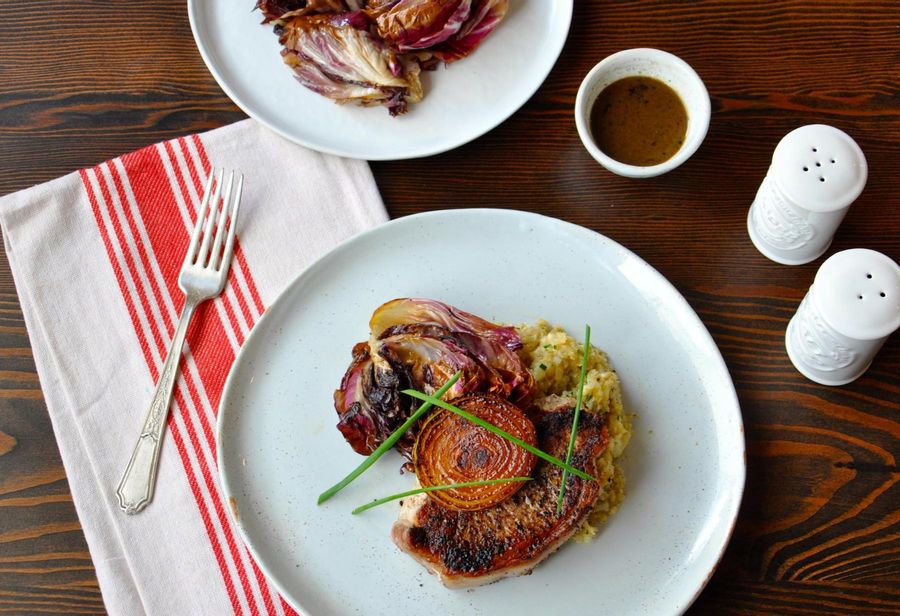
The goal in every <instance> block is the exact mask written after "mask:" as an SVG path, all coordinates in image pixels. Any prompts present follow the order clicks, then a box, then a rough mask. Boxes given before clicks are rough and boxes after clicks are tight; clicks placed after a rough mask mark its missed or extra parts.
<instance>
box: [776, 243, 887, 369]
mask: <svg viewBox="0 0 900 616" xmlns="http://www.w3.org/2000/svg"><path fill="white" fill-rule="evenodd" d="M898 327H900V266H898V265H897V264H896V263H895V262H894V261H893V260H892V259H890V258H889V257H887V256H885V255H883V254H881V253H880V252H876V251H874V250H867V249H864V248H854V249H852V250H844V251H842V252H839V253H837V254H834V255H832V256H831V257H829V258H828V259H827V260H826V261H825V262H824V263H823V264H822V266H821V267H820V268H819V271H818V273H816V278H815V281H814V282H813V285H812V286H811V287H810V288H809V292H807V294H806V297H804V298H803V301H802V302H801V303H800V307H799V308H798V309H797V313H796V314H795V315H794V316H793V318H792V319H791V321H790V323H788V327H787V333H786V335H785V345H786V346H787V352H788V356H789V357H790V358H791V361H792V362H793V363H794V366H795V367H796V368H797V370H799V371H800V372H801V373H802V374H803V375H804V376H806V377H808V378H810V379H812V380H813V381H816V382H817V383H822V384H823V385H844V384H845V383H849V382H850V381H853V380H855V379H856V378H857V377H859V376H860V375H862V373H863V372H865V371H866V370H867V369H868V367H869V364H871V363H872V358H874V357H875V354H876V353H877V352H878V349H880V348H881V345H883V344H884V342H885V340H887V338H888V336H890V335H891V334H892V333H893V332H894V331H896V330H897V328H898Z"/></svg>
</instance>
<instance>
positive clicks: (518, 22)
mask: <svg viewBox="0 0 900 616" xmlns="http://www.w3.org/2000/svg"><path fill="white" fill-rule="evenodd" d="M254 4H255V0H188V15H189V17H190V21H191V30H192V31H193V33H194V40H195V41H196V42H197V47H198V48H199V50H200V55H201V56H203V60H204V62H206V66H207V67H208V68H209V71H210V72H211V73H212V74H213V77H215V79H216V81H217V82H218V83H219V85H220V86H221V87H222V89H223V90H224V91H225V93H226V94H227V95H228V96H229V97H230V98H231V100H233V101H234V102H235V104H236V105H237V106H239V107H240V108H241V109H243V110H244V111H245V112H247V114H248V115H250V116H252V117H254V118H256V119H257V120H259V121H260V122H262V123H263V124H265V125H266V126H268V127H269V128H270V129H272V130H274V131H275V132H277V133H280V134H281V135H282V136H284V137H287V138H288V139H290V140H292V141H294V142H296V143H299V144H300V145H305V146H307V147H310V148H313V149H315V150H319V151H320V152H327V153H329V154H337V155H338V156H347V157H350V158H365V159H368V160H390V159H401V158H415V157H419V156H429V155H431V154H437V153H439V152H444V151H446V150H450V149H452V148H455V147H458V146H460V145H462V144H464V143H468V142H469V141H471V140H473V139H475V138H477V137H479V136H481V135H483V134H484V133H486V132H488V131H489V130H491V129H492V128H494V127H495V126H497V125H498V124H500V123H501V122H503V121H504V120H505V119H506V118H508V117H509V116H511V115H512V114H513V113H514V112H515V111H516V110H517V109H518V108H519V107H521V106H522V105H523V104H525V101H527V100H528V99H529V98H531V95H532V94H534V93H535V91H536V90H537V89H538V87H539V86H540V85H541V83H543V81H544V79H546V77H547V74H548V73H549V72H550V69H551V68H553V64H554V63H555V62H556V59H557V58H558V57H559V53H560V52H561V51H562V48H563V44H564V43H565V42H566V37H567V36H568V34H569V25H570V23H571V21H572V6H573V0H552V2H547V1H546V0H541V1H538V2H534V1H533V0H510V3H509V11H508V12H507V14H506V17H505V18H504V20H503V21H502V22H501V23H500V25H499V26H498V27H497V29H496V30H495V31H494V32H492V33H491V35H490V36H488V37H487V38H486V39H485V41H484V43H483V44H482V45H480V46H479V47H478V49H477V51H476V52H475V53H473V54H472V55H471V56H469V57H468V58H466V59H464V60H460V61H458V62H455V63H453V64H452V65H450V66H449V67H444V68H439V69H438V70H436V71H434V72H427V73H425V74H423V76H422V85H423V86H424V88H425V98H424V99H423V100H422V101H421V102H419V103H416V104H414V105H411V106H410V111H409V113H407V114H405V115H403V116H400V117H397V118H392V117H390V116H389V115H388V113H387V111H386V110H385V109H383V108H381V107H370V108H362V107H357V106H355V105H338V104H336V103H335V102H334V101H332V100H330V99H327V98H324V97H322V96H319V95H318V94H316V93H314V92H312V91H310V90H307V89H306V88H304V87H303V86H302V85H300V84H299V83H297V80H296V79H295V78H294V74H293V72H292V71H290V70H289V69H288V68H287V67H286V66H285V65H284V62H282V60H281V47H280V45H279V44H278V37H276V36H275V35H273V34H272V28H271V26H263V25H260V23H259V22H261V21H262V14H261V13H260V12H259V11H252V10H251V9H252V8H253V6H254Z"/></svg>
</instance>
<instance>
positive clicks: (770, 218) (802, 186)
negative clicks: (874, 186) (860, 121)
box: [747, 124, 868, 265]
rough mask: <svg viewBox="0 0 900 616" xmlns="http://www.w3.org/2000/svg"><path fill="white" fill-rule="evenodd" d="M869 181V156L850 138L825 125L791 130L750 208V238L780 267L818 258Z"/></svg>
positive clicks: (748, 222)
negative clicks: (867, 158) (867, 161)
mask: <svg viewBox="0 0 900 616" xmlns="http://www.w3.org/2000/svg"><path fill="white" fill-rule="evenodd" d="M867 176H868V165H867V164H866V157H865V156H864V155H863V152H862V150H861V149H860V148H859V146H858V145H857V144H856V142H855V141H854V140H853V139H852V138H851V137H850V135H848V134H847V133H845V132H843V131H841V130H838V129H837V128H834V127H832V126H826V125H824V124H810V125H807V126H801V127H800V128H797V129H795V130H792V131H791V132H789V133H788V134H787V135H785V136H784V137H783V138H782V140H781V141H780V142H779V143H778V146H777V147H776V148H775V152H774V154H773V155H772V164H771V165H770V166H769V170H768V172H767V174H766V177H765V179H763V181H762V184H761V185H760V187H759V191H757V193H756V199H755V200H754V201H753V204H752V205H751V206H750V213H749V214H748V216H747V230H748V231H749V233H750V239H751V240H753V244H754V245H755V246H756V248H757V249H759V251H760V252H761V253H763V254H764V255H765V256H767V257H768V258H770V259H772V260H773V261H776V262H778V263H783V264H785V265H800V264H801V263H809V262H810V261H813V260H814V259H817V258H818V257H820V256H821V255H822V254H824V253H825V251H826V250H828V246H829V245H830V244H831V239H832V237H833V236H834V232H835V231H837V228H838V225H840V224H841V220H843V218H844V215H845V214H846V213H847V209H848V208H849V207H850V204H851V203H853V202H854V201H855V200H856V198H857V197H858V196H859V193H861V192H862V189H863V187H864V186H865V185H866V178H867Z"/></svg>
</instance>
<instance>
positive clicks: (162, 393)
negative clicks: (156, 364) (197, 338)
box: [116, 169, 244, 514]
mask: <svg viewBox="0 0 900 616" xmlns="http://www.w3.org/2000/svg"><path fill="white" fill-rule="evenodd" d="M224 175H225V170H224V169H220V170H219V173H218V177H217V178H216V179H215V182H213V174H212V173H210V176H209V180H208V181H207V182H206V190H204V192H203V201H202V202H201V203H200V212H199V213H198V215H197V224H196V225H195V226H194V230H193V232H192V233H191V244H190V246H189V247H188V251H187V255H185V257H184V264H183V265H182V266H181V273H180V274H179V276H178V286H179V287H181V290H182V291H184V294H185V301H184V309H183V310H182V311H181V318H180V319H179V321H178V327H177V328H176V329H175V336H174V337H173V338H172V346H171V347H169V355H168V356H167V357H166V363H165V364H164V365H163V369H162V372H161V373H160V375H159V382H158V383H157V384H156V392H155V393H154V394H153V400H152V401H151V402H150V410H149V411H148V412H147V418H146V419H145V420H144V427H143V429H142V430H141V436H140V438H138V442H137V445H135V448H134V452H133V453H132V454H131V461H130V462H128V467H127V468H126V469H125V473H124V474H123V475H122V480H121V481H120V482H119V487H118V488H116V496H117V497H118V498H119V507H121V508H122V511H124V512H125V513H128V514H135V513H138V512H139V511H142V510H143V509H144V507H146V506H147V505H148V504H149V503H150V501H151V500H152V499H153V490H154V488H155V486H156V471H157V470H158V468H159V452H160V448H161V446H162V436H163V433H164V432H165V427H166V417H167V416H168V414H169V405H170V404H171V403H172V392H173V390H174V388H175V379H176V376H177V375H178V361H179V360H180V359H181V349H182V347H183V346H184V335H185V333H186V332H187V328H188V323H190V321H191V316H193V314H194V310H195V309H196V308H197V306H198V305H199V304H200V303H201V302H204V301H206V300H208V299H212V298H214V297H217V296H218V295H219V294H221V293H222V289H224V288H225V280H226V279H227V278H228V269H229V267H230V266H231V256H232V254H233V251H234V230H235V227H236V224H237V214H238V208H239V207H240V204H241V191H242V189H243V186H244V176H243V175H241V174H238V178H237V186H235V183H234V180H235V178H234V171H232V172H230V173H229V174H228V179H227V181H226V182H225V190H224V194H223V191H222V179H223V177H224ZM214 186H215V190H213V187H214ZM232 189H234V190H232ZM232 193H233V194H232ZM220 203H221V204H222V205H221V212H220V211H219V204H220ZM210 205H212V207H210ZM207 214H209V215H208V216H207ZM229 218H230V219H231V224H230V226H228V229H227V231H226V223H227V222H228V219H229ZM217 219H218V220H217ZM214 231H215V235H214V234H213V232H214ZM226 233H227V236H226ZM223 241H224V243H225V246H224V249H223V246H222V243H223Z"/></svg>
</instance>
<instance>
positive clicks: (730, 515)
mask: <svg viewBox="0 0 900 616" xmlns="http://www.w3.org/2000/svg"><path fill="white" fill-rule="evenodd" d="M485 215H490V216H509V217H510V218H511V219H516V218H518V219H519V220H521V219H523V218H525V219H528V218H531V219H533V220H536V221H539V222H540V223H543V224H551V225H552V224H556V225H560V226H561V227H563V228H565V229H566V230H567V231H569V232H574V233H580V234H582V235H584V236H586V237H591V236H592V237H593V239H595V240H599V241H601V242H603V243H605V244H606V245H607V246H608V247H611V248H613V249H614V250H616V251H619V252H620V253H622V254H624V255H626V256H629V257H631V258H634V259H637V261H638V262H639V263H640V264H641V265H642V266H644V267H646V268H648V270H650V271H651V272H652V274H653V275H654V276H655V278H656V279H657V282H660V283H662V285H663V286H664V287H665V288H666V293H667V294H674V299H675V300H676V301H677V302H680V303H681V304H682V308H687V310H688V318H691V319H694V320H695V321H696V325H698V326H699V328H700V333H701V335H702V336H703V342H704V345H711V347H712V349H713V350H714V351H715V352H714V354H713V358H714V361H715V364H716V367H717V369H719V370H721V371H723V373H724V376H725V377H726V378H727V384H728V387H726V388H725V390H724V391H723V395H725V396H727V397H728V398H729V399H730V404H729V409H728V415H729V417H727V418H730V419H731V420H732V421H735V422H736V425H735V429H736V430H737V431H738V439H737V440H738V442H739V444H740V451H739V452H736V454H739V455H734V456H733V459H735V460H737V462H736V465H737V466H736V468H735V469H734V470H735V471H737V473H738V475H739V477H738V479H739V484H740V485H739V486H737V487H738V490H737V492H736V493H737V497H736V498H734V499H733V500H731V508H730V510H729V511H727V516H726V519H727V520H728V522H727V524H728V530H727V531H726V532H725V533H724V534H723V536H722V541H721V543H720V544H719V545H718V546H717V547H716V550H715V552H716V553H715V557H714V558H713V559H712V562H711V564H710V565H709V567H708V569H707V571H706V575H705V576H704V579H703V580H702V581H701V583H700V585H699V586H697V588H695V589H694V590H693V592H692V593H691V595H690V596H689V597H687V599H686V600H685V601H684V603H683V604H682V605H675V606H673V612H672V614H673V615H676V616H680V615H682V614H684V613H685V612H686V611H687V610H688V608H690V607H691V605H692V604H693V603H694V602H695V601H696V600H697V598H698V597H699V596H700V594H701V593H702V592H703V590H704V589H705V588H706V586H707V585H708V584H709V581H710V580H711V579H712V577H713V574H714V573H715V571H716V569H717V568H718V567H719V564H720V563H721V561H722V558H723V557H724V555H725V551H726V549H727V548H728V545H729V544H730V543H731V538H732V535H733V534H734V529H735V527H736V526H737V521H738V515H739V513H740V509H741V505H742V503H743V499H744V494H745V490H746V481H747V456H746V451H747V440H746V432H745V429H744V421H743V413H742V411H741V405H740V399H739V398H738V395H737V389H736V388H735V386H734V380H733V379H732V377H731V373H730V371H729V370H728V365H727V364H726V363H725V358H724V357H723V356H722V352H721V350H720V349H719V346H718V345H717V344H716V342H715V339H714V338H713V337H712V334H710V333H709V330H708V329H707V327H706V324H705V323H704V322H703V320H702V319H701V318H700V316H699V315H698V314H697V312H696V311H695V310H694V309H693V307H692V306H691V305H690V303H689V302H688V301H687V299H686V298H685V297H684V296H683V295H682V294H681V292H680V291H679V290H678V289H677V288H676V287H675V285H673V284H672V283H671V282H670V281H669V280H668V279H667V278H666V277H665V276H663V275H662V273H660V272H659V271H658V270H657V269H656V268H655V267H653V266H652V265H650V263H648V262H647V261H645V260H644V259H643V258H641V257H640V256H639V255H638V254H636V253H635V252H633V251H632V250H630V249H629V248H627V247H626V246H624V245H623V244H620V243H619V242H617V241H615V240H614V239H612V238H610V237H609V236H607V235H604V234H603V233H600V232H598V231H594V230H593V229H589V228H587V227H583V226H581V225H577V224H575V223H571V222H568V221H566V220H562V219H559V218H555V217H553V216H547V215H545V214H537V213H534V212H528V211H524V210H515V209H502V208H460V209H443V210H431V211H428V212H421V213H418V214H411V215H409V216H403V217H400V218H395V219H391V220H389V221H387V222H385V223H382V224H380V225H376V226H374V227H372V228H370V229H366V230H365V231H362V232H360V233H357V234H356V235H353V236H351V237H349V238H347V239H345V240H343V241H342V242H340V243H338V244H337V245H335V246H334V247H333V248H332V249H330V250H328V251H327V252H325V253H324V254H323V255H321V256H320V257H318V258H317V259H315V260H314V261H313V262H312V263H310V264H309V265H308V266H307V267H305V268H304V269H303V270H301V271H300V272H299V273H298V274H297V275H296V276H295V277H294V278H293V279H292V280H291V281H290V282H289V283H287V284H286V285H285V287H284V289H282V290H281V292H280V293H279V294H278V295H277V296H276V297H275V299H274V300H273V301H272V303H271V304H270V305H269V306H268V307H266V309H265V311H264V312H263V314H262V315H261V316H260V318H259V320H258V321H257V322H256V324H255V325H254V326H253V328H252V329H251V331H250V333H249V334H248V335H247V337H246V339H245V340H244V344H243V345H241V347H240V349H239V350H238V353H237V355H235V358H234V362H233V363H232V364H231V367H230V368H229V370H228V376H227V377H226V379H225V385H224V386H223V388H222V396H221V398H220V400H219V408H218V414H217V416H216V465H217V474H218V476H219V483H220V486H221V488H222V497H223V498H224V499H225V500H227V501H229V502H231V500H232V499H233V498H234V497H235V492H234V491H233V490H231V489H230V483H229V479H228V472H227V470H226V464H225V463H224V462H225V461H224V459H223V457H222V456H223V453H222V452H223V451H224V450H225V448H224V447H223V446H222V442H223V441H222V439H223V433H224V424H225V420H224V418H225V414H226V412H227V406H228V404H227V402H228V400H229V399H230V398H231V397H232V396H233V395H234V394H232V391H231V390H232V389H233V388H235V387H236V385H235V381H236V380H237V376H236V366H238V365H239V363H240V362H241V360H242V358H243V356H244V355H245V352H246V350H247V348H248V343H250V341H251V339H252V337H253V336H254V335H259V334H258V333H257V332H258V331H262V327H263V326H264V325H265V324H266V323H267V321H268V319H270V318H274V317H272V316H271V315H272V314H274V311H272V310H271V309H272V308H274V307H275V306H276V304H277V303H278V302H280V301H286V300H283V298H285V297H287V296H288V295H289V294H290V291H291V290H292V289H293V288H294V287H295V286H296V285H298V284H301V283H302V281H303V280H305V279H306V278H307V277H309V276H310V275H312V274H313V273H314V272H315V270H316V269H317V268H318V267H319V266H320V265H321V263H323V262H325V261H326V260H327V259H329V258H333V255H334V254H336V253H338V252H340V251H344V250H347V249H348V248H347V247H348V246H352V245H353V244H354V243H356V242H358V241H361V240H362V239H363V238H365V237H368V236H370V235H373V234H376V233H384V232H385V231H384V230H385V228H389V227H394V226H400V225H403V224H410V223H411V222H413V221H416V220H421V219H425V218H432V217H441V216H451V217H452V216H485ZM227 509H228V515H229V517H231V519H232V520H234V522H235V526H236V527H237V529H238V532H239V533H240V537H241V540H242V541H243V542H244V545H245V546H246V547H247V549H248V550H249V551H250V553H251V555H252V556H253V558H254V560H255V561H256V563H257V564H258V565H259V568H260V570H261V571H262V573H263V575H265V577H266V579H267V580H268V581H269V583H271V584H272V585H273V586H274V587H275V588H276V590H277V591H278V593H279V594H280V595H281V596H282V597H284V599H285V600H286V601H287V602H288V603H290V604H291V605H292V606H293V607H295V608H297V609H300V610H301V612H302V613H307V612H306V610H305V608H303V607H302V605H301V604H300V603H299V602H297V601H296V600H295V599H294V596H293V593H292V592H290V591H288V590H287V589H286V588H285V587H284V586H283V585H282V584H281V582H280V581H279V580H278V578H277V576H275V575H273V574H272V572H271V571H270V570H269V568H268V565H267V564H266V563H265V561H264V560H263V559H262V558H261V557H260V553H259V551H258V550H257V549H256V547H255V546H254V543H253V541H251V539H250V538H249V537H248V536H247V533H246V532H245V530H244V527H243V525H242V524H241V523H240V521H239V520H238V519H237V518H236V516H235V515H234V513H235V512H234V511H232V510H231V508H227ZM312 616H316V615H312Z"/></svg>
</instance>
